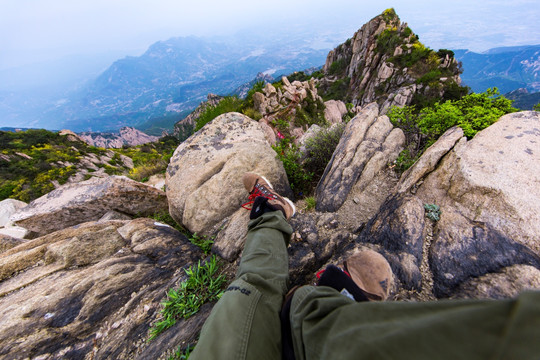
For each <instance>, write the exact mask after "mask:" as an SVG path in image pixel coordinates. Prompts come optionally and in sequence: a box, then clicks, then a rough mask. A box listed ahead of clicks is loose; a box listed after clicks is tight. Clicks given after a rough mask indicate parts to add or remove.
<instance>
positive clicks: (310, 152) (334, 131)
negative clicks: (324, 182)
mask: <svg viewBox="0 0 540 360" xmlns="http://www.w3.org/2000/svg"><path fill="white" fill-rule="evenodd" d="M344 130H345V124H340V125H337V126H334V127H333V128H327V129H323V130H321V131H320V132H319V133H317V134H316V135H315V136H314V137H312V138H310V139H308V140H307V141H306V144H305V147H306V150H305V153H304V154H305V160H304V163H303V167H304V169H305V170H306V171H307V172H309V173H311V174H313V181H314V182H318V181H319V179H320V178H321V177H322V175H323V173H324V169H326V165H328V162H330V159H331V158H332V154H333V153H334V150H335V149H336V147H337V145H338V144H339V141H340V139H341V135H342V134H343V131H344Z"/></svg>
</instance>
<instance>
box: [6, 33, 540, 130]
mask: <svg viewBox="0 0 540 360" xmlns="http://www.w3.org/2000/svg"><path fill="white" fill-rule="evenodd" d="M308 38H309V34H305V33H304V34H300V33H298V34H290V36H283V37H270V36H268V37H266V38H260V37H256V38H255V37H251V36H250V34H244V35H239V36H237V37H233V38H227V39H217V38H214V39H207V38H197V37H181V38H172V39H169V40H167V41H160V42H157V43H155V44H153V45H152V46H150V47H149V49H148V50H147V51H146V52H145V53H144V54H143V55H141V56H138V57H126V58H123V59H120V60H117V61H116V62H114V63H113V64H112V65H111V66H110V67H109V68H108V69H107V70H105V71H104V72H102V73H101V74H100V75H99V76H98V77H97V78H95V79H94V80H91V81H88V82H86V84H82V85H80V86H78V87H77V88H76V89H75V90H73V91H71V92H64V93H60V92H59V93H55V94H50V93H49V94H48V93H46V91H45V93H44V92H43V91H42V92H41V93H36V92H28V91H27V92H16V91H11V92H10V91H5V90H4V91H0V120H1V119H3V121H2V124H0V125H4V126H13V127H17V126H24V127H33V128H47V129H57V130H59V129H70V130H72V131H75V132H83V131H117V130H118V129H120V128H122V127H124V126H132V127H136V128H137V129H139V130H142V131H145V132H147V133H149V134H152V135H161V133H162V132H163V130H168V129H172V126H173V124H174V123H176V122H177V121H179V120H180V119H182V118H184V117H185V116H187V114H189V112H190V111H191V110H193V109H194V108H195V107H196V106H197V105H198V104H199V103H200V102H201V101H203V100H205V99H206V96H207V94H208V93H214V94H220V95H227V94H231V93H234V92H241V91H242V90H244V92H245V90H246V88H247V85H245V84H247V83H249V82H250V81H253V79H255V78H256V76H257V74H262V75H271V76H273V77H278V76H280V75H281V74H290V73H292V72H294V71H298V70H304V69H307V68H311V67H320V66H322V65H323V64H324V63H325V60H326V55H327V54H328V51H329V50H330V49H331V48H332V47H333V46H334V45H336V44H337V43H339V40H337V39H334V38H332V37H331V36H330V35H328V38H327V39H326V40H325V39H323V40H324V41H320V35H319V42H320V43H322V44H324V45H323V46H320V44H319V45H318V46H317V44H314V43H313V42H308V41H306V39H308ZM341 40H342V39H341ZM455 54H456V58H457V59H458V60H460V61H462V63H463V68H464V73H463V75H462V76H461V78H462V80H463V82H464V83H465V84H466V85H468V86H470V87H471V88H472V89H473V90H474V91H476V92H480V91H484V90H485V89H487V88H488V87H493V86H496V87H498V88H499V89H500V91H501V93H507V92H510V91H513V90H516V89H518V88H526V89H527V90H528V91H529V92H530V93H533V92H537V91H540V80H539V71H540V45H536V46H525V47H510V48H496V49H491V50H489V51H487V52H485V53H482V54H478V53H474V52H471V51H468V50H456V51H455ZM260 76H261V75H259V77H260ZM243 85H244V86H243ZM242 86H243V87H242Z"/></svg>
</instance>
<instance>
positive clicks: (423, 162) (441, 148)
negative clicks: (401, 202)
mask: <svg viewBox="0 0 540 360" xmlns="http://www.w3.org/2000/svg"><path fill="white" fill-rule="evenodd" d="M462 137H463V130H462V129H461V128H459V127H453V128H451V129H449V130H447V131H446V132H445V133H444V134H443V135H442V136H441V137H440V138H439V139H438V140H437V141H436V142H435V143H434V144H433V145H431V146H430V147H429V148H428V149H427V150H426V151H425V152H424V153H423V154H422V156H421V157H420V159H418V161H417V162H415V163H414V165H413V166H411V167H410V168H409V169H408V170H407V171H405V172H404V173H403V175H402V176H401V179H400V181H399V185H398V188H397V191H398V192H400V193H401V192H406V191H408V190H410V189H411V187H412V186H413V185H414V184H416V183H417V182H418V181H419V180H420V179H422V178H423V177H424V176H426V175H427V174H429V173H430V172H432V171H433V170H434V169H435V167H436V166H437V164H438V163H439V161H440V160H441V159H442V157H443V156H444V155H446V154H447V153H448V152H449V151H450V150H451V149H452V148H453V147H454V145H455V144H456V142H457V141H458V140H459V139H461V138H462Z"/></svg>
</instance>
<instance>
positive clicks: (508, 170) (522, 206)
mask: <svg viewBox="0 0 540 360" xmlns="http://www.w3.org/2000/svg"><path fill="white" fill-rule="evenodd" d="M449 175H451V176H449ZM441 194H447V195H446V196H445V197H442V196H441ZM418 195H419V196H420V197H421V198H422V199H424V200H425V202H430V203H437V204H438V205H440V206H441V208H443V207H452V208H455V209H457V210H458V211H459V212H460V213H461V214H462V215H463V216H466V217H467V218H468V219H470V220H472V221H475V222H482V223H486V224H490V225H491V226H492V227H493V228H494V229H495V230H497V231H498V232H500V233H502V234H505V236H507V237H508V238H510V239H513V240H514V241H518V242H519V243H521V244H523V245H525V246H527V247H529V248H530V249H532V250H533V251H534V252H535V253H536V254H540V241H538V240H539V239H538V234H540V201H538V199H540V114H539V113H538V112H534V111H525V112H520V113H514V114H509V115H505V116H503V117H502V118H501V119H500V120H499V121H498V122H497V123H495V124H493V125H492V126H490V127H488V128H487V129H485V130H483V131H481V132H480V133H478V134H477V135H476V136H475V137H474V138H473V139H472V140H471V141H469V142H467V143H465V144H463V145H461V146H459V147H456V148H455V149H454V150H453V151H452V152H451V153H450V154H449V155H448V156H447V157H446V158H445V159H444V160H443V161H442V163H441V166H440V167H439V168H438V169H437V170H436V171H434V172H433V173H432V174H430V175H429V176H428V177H427V178H426V180H425V181H424V184H423V185H422V187H421V188H420V189H419V193H418ZM443 212H444V208H443Z"/></svg>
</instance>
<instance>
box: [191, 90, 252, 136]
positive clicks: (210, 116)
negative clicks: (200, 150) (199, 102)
mask: <svg viewBox="0 0 540 360" xmlns="http://www.w3.org/2000/svg"><path fill="white" fill-rule="evenodd" d="M242 106H243V101H242V100H241V99H239V98H238V97H236V96H227V97H225V98H223V99H222V100H221V101H220V102H219V103H218V104H217V105H216V106H209V107H207V108H206V110H204V111H203V112H202V113H201V115H200V116H199V118H198V119H197V120H196V125H195V131H198V130H200V129H201V128H202V127H203V126H204V125H206V124H208V123H209V122H210V121H212V120H214V119H215V118H216V117H218V116H219V115H222V114H226V113H229V112H239V111H241V110H242Z"/></svg>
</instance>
